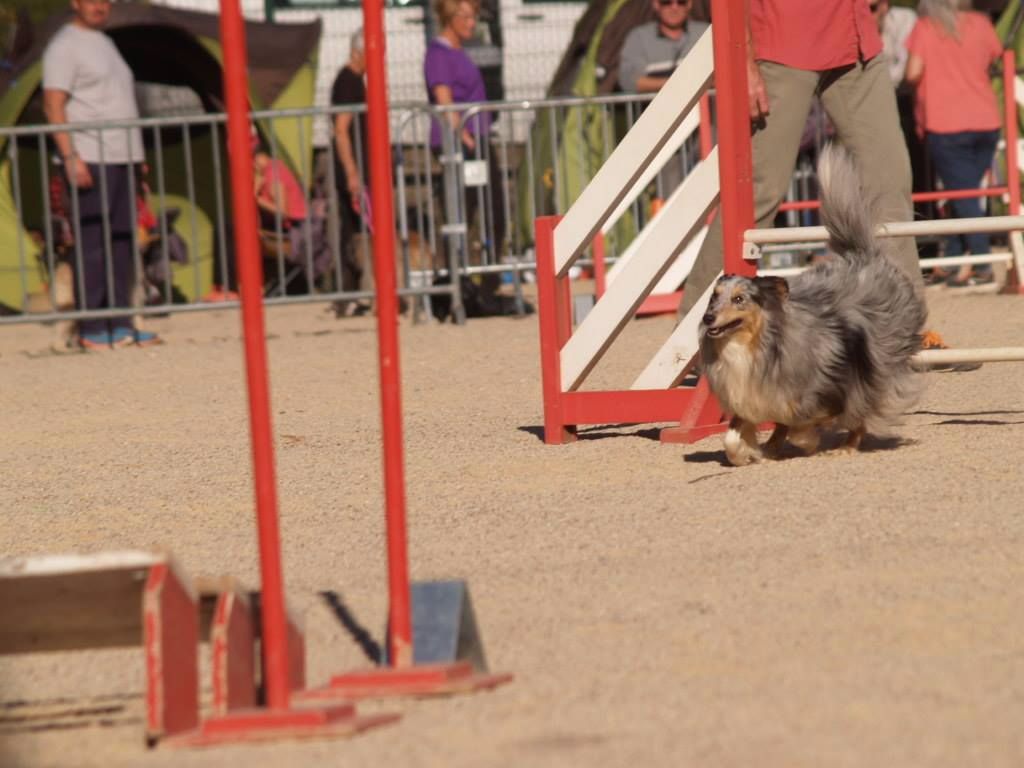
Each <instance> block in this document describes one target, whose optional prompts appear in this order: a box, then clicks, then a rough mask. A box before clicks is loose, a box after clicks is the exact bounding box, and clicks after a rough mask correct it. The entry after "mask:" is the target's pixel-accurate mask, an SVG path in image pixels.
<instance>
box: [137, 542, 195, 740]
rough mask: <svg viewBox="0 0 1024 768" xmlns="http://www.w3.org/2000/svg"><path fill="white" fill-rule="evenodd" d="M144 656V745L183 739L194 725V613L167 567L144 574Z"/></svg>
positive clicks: (190, 598)
mask: <svg viewBox="0 0 1024 768" xmlns="http://www.w3.org/2000/svg"><path fill="white" fill-rule="evenodd" d="M142 644H143V649H144V651H145V656H146V740H147V742H148V743H150V744H153V743H155V742H156V740H158V739H160V738H163V737H166V736H171V735H174V734H178V733H183V732H186V731H189V730H191V729H192V728H195V727H196V724H197V723H198V722H199V663H198V654H199V610H198V607H197V605H196V600H195V597H194V596H193V595H192V592H191V590H190V589H189V588H188V587H187V586H186V583H185V582H184V581H183V580H182V579H181V578H180V576H179V575H178V574H177V573H176V572H175V569H174V567H173V566H172V565H171V564H170V563H169V562H163V563H158V564H156V565H153V567H152V568H150V569H149V573H148V575H147V577H146V586H145V589H144V590H143V593H142Z"/></svg>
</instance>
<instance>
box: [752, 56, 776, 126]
mask: <svg viewBox="0 0 1024 768" xmlns="http://www.w3.org/2000/svg"><path fill="white" fill-rule="evenodd" d="M747 97H748V99H749V102H750V119H751V120H752V121H755V122H756V121H758V120H761V119H762V118H764V117H765V116H766V115H767V114H768V112H769V111H770V110H769V109H768V91H767V90H766V89H765V87H764V78H763V77H761V68H760V67H759V66H757V62H756V61H754V60H753V59H748V61H747Z"/></svg>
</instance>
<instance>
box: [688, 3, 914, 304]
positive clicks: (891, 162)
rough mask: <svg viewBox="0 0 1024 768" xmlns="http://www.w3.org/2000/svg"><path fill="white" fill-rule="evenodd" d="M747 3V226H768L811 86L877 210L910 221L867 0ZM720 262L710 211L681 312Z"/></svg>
mask: <svg viewBox="0 0 1024 768" xmlns="http://www.w3.org/2000/svg"><path fill="white" fill-rule="evenodd" d="M748 2H749V12H748V17H747V18H748V23H749V31H750V35H749V39H748V45H747V55H748V58H749V63H748V66H747V76H748V80H749V83H748V90H749V93H750V115H751V121H752V145H753V164H754V168H753V171H754V179H753V181H754V218H755V226H756V227H758V228H763V227H770V226H772V222H773V220H774V218H775V214H776V212H777V211H778V208H779V204H780V203H781V202H782V199H783V197H784V196H785V194H786V190H787V189H788V188H789V183H790V179H791V178H792V175H793V168H794V166H795V165H796V159H797V152H798V151H799V148H800V137H801V134H802V132H803V129H804V125H805V123H806V122H807V116H808V114H809V112H810V110H811V103H812V101H813V99H814V96H815V94H817V95H818V96H819V97H820V99H821V103H822V106H823V107H824V108H825V111H826V113H827V114H828V116H829V117H830V118H831V120H832V123H833V124H834V125H835V128H836V134H837V138H838V140H839V141H841V142H842V143H843V144H844V145H845V146H846V147H848V148H849V149H850V150H851V151H852V152H853V154H854V156H855V157H856V158H857V162H858V164H859V166H860V169H861V174H862V176H863V183H864V188H865V192H866V194H867V195H868V197H869V199H870V200H871V201H872V202H873V204H874V205H876V206H877V213H878V215H879V216H880V217H881V218H882V220H883V221H887V222H892V221H910V220H911V219H912V218H913V209H912V207H911V201H910V190H911V175H910V159H909V156H908V154H907V147H906V143H905V142H904V140H903V134H902V132H901V130H900V122H899V113H898V111H897V109H896V96H895V91H894V90H893V87H892V82H891V80H890V78H889V73H888V68H887V63H886V60H885V57H884V56H881V55H879V54H880V53H881V51H882V41H881V38H880V37H879V35H878V28H877V25H876V24H875V22H874V19H873V18H872V17H871V11H870V7H869V4H868V2H867V0H748ZM891 242H892V243H893V246H894V247H893V249H892V251H891V252H890V255H891V256H892V258H893V260H894V261H895V262H896V263H897V264H898V265H899V266H900V267H901V268H902V269H903V270H904V271H906V273H907V274H908V275H910V276H911V277H912V279H913V280H914V281H915V282H916V283H917V284H919V285H923V283H922V280H921V271H920V267H919V265H918V261H917V246H916V243H915V242H914V239H913V238H909V237H908V238H899V239H897V240H893V241H891ZM721 270H722V226H721V222H720V220H719V218H718V217H717V216H716V217H715V220H714V222H713V223H712V225H711V227H710V229H709V231H708V235H707V238H706V239H705V240H704V244H703V246H702V247H701V250H700V253H699V254H698V256H697V260H696V263H695V264H694V266H693V270H692V271H691V272H690V275H689V277H688V278H687V280H686V290H685V291H684V293H683V300H682V302H681V304H680V307H679V315H680V317H682V316H684V315H685V314H686V313H687V312H689V310H690V309H691V308H692V307H693V306H694V304H695V303H696V302H697V301H698V300H699V299H700V297H701V295H702V294H703V293H704V291H705V290H706V289H707V287H708V286H709V285H710V284H711V283H712V282H713V281H714V279H715V278H716V277H717V275H718V273H719V272H720V271H721Z"/></svg>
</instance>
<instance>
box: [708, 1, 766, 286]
mask: <svg viewBox="0 0 1024 768" xmlns="http://www.w3.org/2000/svg"><path fill="white" fill-rule="evenodd" d="M712 8H713V10H712V13H713V14H714V18H715V38H716V41H717V40H722V37H721V35H722V34H723V33H724V35H725V38H724V40H723V44H721V45H717V44H716V45H715V89H716V95H715V103H716V106H717V108H718V153H719V154H718V168H719V171H718V177H719V178H720V179H721V180H722V184H721V187H720V189H721V197H720V200H719V207H718V215H719V216H720V217H721V218H722V248H723V256H724V262H725V272H726V274H733V275H745V276H747V277H753V276H754V275H755V274H757V265H756V264H752V263H750V262H748V261H746V260H745V259H744V258H743V233H744V232H745V231H746V230H748V229H751V228H752V227H753V226H754V165H753V158H752V150H751V145H750V105H749V101H748V96H747V50H746V49H747V46H746V39H747V23H746V16H745V11H744V4H743V3H736V2H730V1H729V0H714V2H712Z"/></svg>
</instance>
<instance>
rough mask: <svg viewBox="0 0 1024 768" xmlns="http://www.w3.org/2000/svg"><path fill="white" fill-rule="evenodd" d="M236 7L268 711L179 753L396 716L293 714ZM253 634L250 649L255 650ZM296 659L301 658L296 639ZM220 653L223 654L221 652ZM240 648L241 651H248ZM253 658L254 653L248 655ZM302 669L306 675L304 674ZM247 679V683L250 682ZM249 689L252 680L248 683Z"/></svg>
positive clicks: (229, 59) (238, 224)
mask: <svg viewBox="0 0 1024 768" xmlns="http://www.w3.org/2000/svg"><path fill="white" fill-rule="evenodd" d="M238 2H239V0H220V9H221V15H220V34H221V47H222V50H223V52H224V101H225V105H226V106H227V113H228V120H227V138H228V149H229V153H228V154H229V163H230V167H231V168H230V170H231V187H232V196H231V198H232V210H233V213H234V226H235V248H236V261H237V263H238V274H239V283H240V286H239V287H240V295H241V301H242V334H243V338H244V347H245V368H246V384H247V389H248V393H249V425H250V432H251V440H252V457H253V482H254V487H255V497H256V522H257V531H258V537H259V557H260V594H261V599H260V607H261V610H260V616H261V627H262V662H263V663H262V669H263V684H264V690H265V693H266V704H267V706H266V708H262V709H261V708H256V707H252V708H249V709H236V710H232V711H228V712H226V713H219V714H218V715H216V716H214V717H210V718H208V719H206V720H204V721H203V722H202V723H201V724H200V727H199V729H198V730H197V731H195V732H194V733H191V734H185V735H183V736H180V737H177V738H175V739H173V740H171V742H170V743H171V744H173V745H176V746H203V745H209V744H218V743H226V742H235V741H251V740H263V739H268V738H294V737H303V736H305V737H308V736H343V735H350V734H353V733H357V732H359V731H362V730H365V729H367V728H371V727H374V726H377V725H382V724H384V723H388V722H392V721H394V720H396V719H397V716H396V715H390V714H387V715H379V716H378V715H374V716H370V717H358V716H357V715H356V711H355V707H354V706H353V705H352V704H349V703H341V704H334V705H329V706H320V707H311V706H304V707H302V708H294V707H292V706H290V704H291V701H290V699H291V693H292V688H293V687H295V688H299V687H301V686H302V684H303V681H301V680H298V679H290V674H289V667H290V664H289V661H290V659H289V638H288V631H289V628H288V617H287V611H286V608H285V601H284V583H283V575H282V566H281V542H280V535H279V530H278V520H277V488H276V482H275V477H274V448H273V440H272V432H271V424H270V392H269V386H268V380H267V351H266V336H265V332H264V324H263V293H262V287H263V269H262V265H261V263H260V256H259V244H258V241H257V227H258V222H257V218H256V200H255V195H254V194H253V190H254V184H253V169H252V156H251V153H250V150H249V147H250V135H251V134H250V131H251V129H250V125H249V95H248V93H249V87H248V75H247V71H246V70H247V65H246V44H245V24H244V21H243V20H242V14H241V11H240V9H239V5H238ZM251 640H252V638H251V634H250V635H249V642H251ZM295 641H296V642H295V643H294V645H295V648H294V649H293V651H294V652H295V653H296V654H300V653H301V652H302V648H303V643H302V641H301V636H299V635H298V634H297V635H296V637H295ZM222 650H223V649H222ZM246 650H247V649H245V648H237V649H236V651H243V652H244V651H246ZM248 650H251V648H250V649H248ZM300 668H301V667H300ZM251 674H252V670H251V669H250V670H249V674H248V675H247V674H246V673H245V672H244V671H243V672H242V674H241V675H240V677H241V678H242V682H246V678H248V677H250V676H251ZM249 682H251V680H249Z"/></svg>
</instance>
